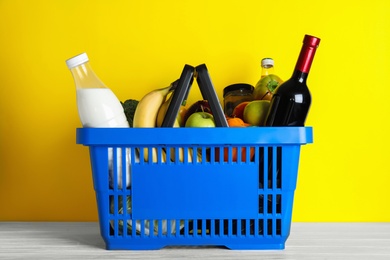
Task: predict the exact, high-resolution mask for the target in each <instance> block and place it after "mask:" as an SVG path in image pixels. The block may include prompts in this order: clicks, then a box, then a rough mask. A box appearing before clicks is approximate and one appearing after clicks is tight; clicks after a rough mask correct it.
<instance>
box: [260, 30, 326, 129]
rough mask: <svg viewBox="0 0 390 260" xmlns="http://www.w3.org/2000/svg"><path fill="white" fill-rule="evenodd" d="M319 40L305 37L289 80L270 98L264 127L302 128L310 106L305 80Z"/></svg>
mask: <svg viewBox="0 0 390 260" xmlns="http://www.w3.org/2000/svg"><path fill="white" fill-rule="evenodd" d="M319 43H320V39H319V38H317V37H314V36H311V35H305V37H304V39H303V46H302V49H301V52H300V54H299V58H298V61H297V63H296V65H295V69H294V72H293V74H292V76H291V78H290V79H288V80H287V81H285V82H284V83H282V84H280V85H279V86H278V87H277V88H276V90H275V93H274V95H273V97H272V100H271V105H270V109H269V111H268V115H267V119H266V122H265V125H266V126H304V125H305V121H306V117H307V114H308V112H309V108H310V105H311V94H310V91H309V89H308V87H307V85H306V80H307V77H308V74H309V71H310V67H311V64H312V62H313V58H314V54H315V52H316V50H317V47H318V45H319Z"/></svg>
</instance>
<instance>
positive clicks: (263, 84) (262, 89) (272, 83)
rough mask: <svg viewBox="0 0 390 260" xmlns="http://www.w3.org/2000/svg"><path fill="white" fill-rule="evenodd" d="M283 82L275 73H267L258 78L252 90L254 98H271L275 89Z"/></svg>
mask: <svg viewBox="0 0 390 260" xmlns="http://www.w3.org/2000/svg"><path fill="white" fill-rule="evenodd" d="M282 83H283V80H282V79H281V78H279V77H278V76H276V75H275V74H269V75H267V76H265V77H264V78H262V79H260V80H259V82H258V83H257V84H256V86H255V89H254V91H253V99H255V100H271V98H272V95H273V94H274V92H275V89H276V88H277V87H278V86H279V85H280V84H282Z"/></svg>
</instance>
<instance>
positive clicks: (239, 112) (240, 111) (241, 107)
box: [232, 101, 250, 119]
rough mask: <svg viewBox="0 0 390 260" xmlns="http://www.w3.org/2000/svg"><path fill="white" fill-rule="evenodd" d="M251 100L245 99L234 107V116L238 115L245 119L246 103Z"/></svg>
mask: <svg viewBox="0 0 390 260" xmlns="http://www.w3.org/2000/svg"><path fill="white" fill-rule="evenodd" d="M249 103H250V101H244V102H241V103H240V104H238V105H237V106H236V107H235V108H234V109H233V113H232V117H238V118H240V119H244V109H245V107H246V105H248V104H249Z"/></svg>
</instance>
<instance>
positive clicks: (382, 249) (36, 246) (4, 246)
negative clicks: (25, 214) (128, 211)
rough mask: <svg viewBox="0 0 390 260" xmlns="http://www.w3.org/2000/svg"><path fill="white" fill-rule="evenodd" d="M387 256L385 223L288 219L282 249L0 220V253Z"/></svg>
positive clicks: (389, 242)
mask: <svg viewBox="0 0 390 260" xmlns="http://www.w3.org/2000/svg"><path fill="white" fill-rule="evenodd" d="M183 258H186V259H226V260H229V259H243V260H246V259H260V258H261V259H262V260H267V259H269V260H270V259H299V260H305V259H332V260H338V259H340V260H348V259H354V260H356V259H357V260H359V259H362V260H363V259H364V260H366V259H370V260H376V259H390V223H293V224H292V227H291V235H290V238H289V239H288V240H287V243H286V249H285V250H281V251H276V250H275V251H274V250H267V251H233V250H228V249H225V248H219V247H168V248H164V249H162V250H156V251H108V250H105V244H104V242H103V240H102V238H101V237H100V233H99V227H98V223H94V222H0V259H86V260H88V259H183Z"/></svg>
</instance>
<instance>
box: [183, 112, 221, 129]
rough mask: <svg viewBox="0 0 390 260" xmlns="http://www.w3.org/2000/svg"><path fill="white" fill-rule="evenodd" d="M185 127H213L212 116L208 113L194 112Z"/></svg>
mask: <svg viewBox="0 0 390 260" xmlns="http://www.w3.org/2000/svg"><path fill="white" fill-rule="evenodd" d="M185 126H186V127H215V121H214V117H213V115H212V114H210V113H208V112H195V113H192V114H191V115H190V117H189V118H188V119H187V121H186V124H185Z"/></svg>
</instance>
